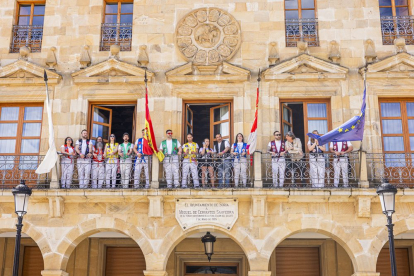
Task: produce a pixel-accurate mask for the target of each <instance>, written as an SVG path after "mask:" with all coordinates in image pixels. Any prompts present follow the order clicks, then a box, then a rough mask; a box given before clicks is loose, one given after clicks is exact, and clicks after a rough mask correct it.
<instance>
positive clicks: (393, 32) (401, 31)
mask: <svg viewBox="0 0 414 276" xmlns="http://www.w3.org/2000/svg"><path fill="white" fill-rule="evenodd" d="M413 23H414V19H413V17H412V16H395V17H394V16H384V17H381V32H382V44H383V45H393V44H394V39H396V38H405V43H406V44H407V45H413V44H414V30H413Z"/></svg>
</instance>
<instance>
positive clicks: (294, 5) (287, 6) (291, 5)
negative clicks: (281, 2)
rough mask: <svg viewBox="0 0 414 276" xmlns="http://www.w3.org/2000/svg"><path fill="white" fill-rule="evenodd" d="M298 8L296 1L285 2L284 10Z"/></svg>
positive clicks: (286, 0) (288, 0)
mask: <svg viewBox="0 0 414 276" xmlns="http://www.w3.org/2000/svg"><path fill="white" fill-rule="evenodd" d="M297 8H298V0H285V9H287V10H289V9H297Z"/></svg>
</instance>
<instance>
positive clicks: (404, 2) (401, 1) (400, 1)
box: [395, 0, 408, 6]
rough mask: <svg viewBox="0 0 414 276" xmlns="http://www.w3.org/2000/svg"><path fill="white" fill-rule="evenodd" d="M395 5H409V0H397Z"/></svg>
mask: <svg viewBox="0 0 414 276" xmlns="http://www.w3.org/2000/svg"><path fill="white" fill-rule="evenodd" d="M395 5H397V6H403V5H408V4H407V0H395Z"/></svg>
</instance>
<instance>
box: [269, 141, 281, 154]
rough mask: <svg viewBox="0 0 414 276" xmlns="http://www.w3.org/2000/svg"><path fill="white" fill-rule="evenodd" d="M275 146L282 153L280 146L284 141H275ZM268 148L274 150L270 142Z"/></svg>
mask: <svg viewBox="0 0 414 276" xmlns="http://www.w3.org/2000/svg"><path fill="white" fill-rule="evenodd" d="M275 145H276V148H277V151H278V152H279V151H280V146H281V145H282V140H279V141H278V140H275ZM267 148H269V149H270V150H272V142H269V144H267Z"/></svg>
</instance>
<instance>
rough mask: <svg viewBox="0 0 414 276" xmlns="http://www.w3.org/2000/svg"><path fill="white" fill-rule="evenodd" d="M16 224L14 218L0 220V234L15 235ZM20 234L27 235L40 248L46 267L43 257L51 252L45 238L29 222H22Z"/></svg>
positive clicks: (44, 259)
mask: <svg viewBox="0 0 414 276" xmlns="http://www.w3.org/2000/svg"><path fill="white" fill-rule="evenodd" d="M16 222H17V221H16V219H14V218H9V219H2V220H0V233H5V232H14V233H16ZM22 233H24V234H26V235H28V236H29V237H30V238H31V239H32V240H33V241H34V242H35V243H36V244H37V246H38V247H39V248H40V252H42V256H43V262H44V265H45V266H46V258H45V256H47V255H50V254H51V253H52V250H51V248H50V245H49V242H48V241H47V238H46V237H45V236H44V235H43V233H42V232H40V230H39V229H37V227H36V226H35V225H34V224H32V223H31V222H30V221H29V220H23V229H22Z"/></svg>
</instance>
